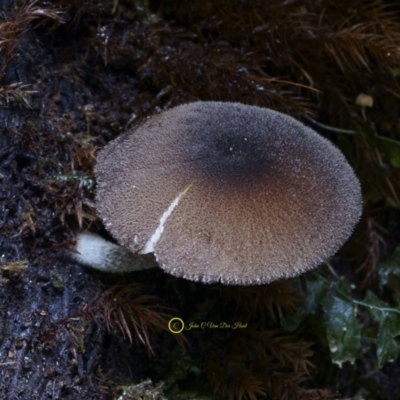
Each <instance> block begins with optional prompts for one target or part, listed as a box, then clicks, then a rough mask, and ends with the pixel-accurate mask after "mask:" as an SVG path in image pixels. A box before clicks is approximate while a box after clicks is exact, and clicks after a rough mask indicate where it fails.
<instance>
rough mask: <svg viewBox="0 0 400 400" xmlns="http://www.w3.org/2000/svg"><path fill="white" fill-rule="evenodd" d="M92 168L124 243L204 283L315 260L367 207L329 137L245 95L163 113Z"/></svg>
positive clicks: (103, 211) (270, 273)
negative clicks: (253, 102) (245, 99)
mask: <svg viewBox="0 0 400 400" xmlns="http://www.w3.org/2000/svg"><path fill="white" fill-rule="evenodd" d="M95 173H96V177H97V193H96V208H97V212H98V214H99V216H100V217H101V218H102V219H103V222H104V224H105V227H106V229H107V230H108V231H109V232H110V233H111V234H112V236H113V237H114V238H115V239H116V240H117V241H118V242H119V244H121V245H122V246H124V247H125V248H126V249H129V250H130V251H131V252H132V253H134V254H149V253H154V255H155V257H156V260H157V262H158V264H159V266H160V267H161V268H163V269H164V270H165V271H166V272H168V273H170V274H172V275H175V276H177V277H183V278H186V279H190V280H194V281H202V282H206V283H211V282H222V283H224V284H240V285H254V284H263V283H268V282H271V281H273V280H277V279H280V278H288V277H293V276H296V275H298V274H300V273H303V272H305V271H307V270H309V269H312V268H314V267H316V266H318V265H319V264H320V263H322V262H323V261H324V260H326V259H327V258H328V257H330V256H331V255H333V254H334V253H335V252H336V251H337V250H338V249H339V248H340V247H341V246H342V244H343V243H344V242H345V241H346V240H347V239H348V237H349V236H350V234H351V233H352V230H353V228H354V226H355V224H356V223H357V222H358V220H359V218H360V214H361V210H362V200H361V190H360V184H359V181H358V179H357V177H356V176H355V174H354V172H353V170H352V168H351V167H350V165H349V164H348V163H347V161H346V159H345V157H344V156H343V154H342V153H341V152H340V151H339V150H338V149H337V148H336V147H335V146H334V145H333V144H332V143H330V142H329V141H328V140H327V139H325V138H323V137H322V136H320V135H318V134H317V133H316V132H314V131H313V130H311V129H310V128H308V127H306V126H305V125H303V124H302V123H300V122H298V121H297V120H295V119H293V118H291V117H289V116H287V115H284V114H282V113H279V112H276V111H273V110H270V109H266V108H260V107H256V106H248V105H243V104H239V103H224V102H200V101H199V102H194V103H189V104H184V105H180V106H178V107H175V108H172V109H170V110H168V111H166V112H163V113H161V114H159V115H156V116H154V117H153V118H151V119H150V120H148V121H147V122H145V123H144V124H142V125H141V126H140V127H139V128H137V129H136V130H133V131H130V132H127V133H126V134H124V135H122V136H121V137H119V138H117V139H116V140H114V141H112V142H110V143H109V144H108V145H107V146H105V147H104V149H103V150H101V151H100V152H99V154H98V159H97V165H96V168H95ZM80 252H81V253H84V250H80ZM82 258H84V257H82ZM97 264H99V263H97ZM106 264H107V263H104V265H103V267H102V268H103V269H104V268H105V269H109V268H108V267H107V265H106ZM133 264H134V263H133ZM132 268H134V265H132V264H129V263H126V265H124V266H122V267H121V266H120V267H118V268H117V269H125V270H129V269H132Z"/></svg>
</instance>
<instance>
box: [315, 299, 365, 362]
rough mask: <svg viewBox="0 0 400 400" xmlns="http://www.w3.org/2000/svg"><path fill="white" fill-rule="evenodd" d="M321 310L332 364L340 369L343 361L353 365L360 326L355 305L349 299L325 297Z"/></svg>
mask: <svg viewBox="0 0 400 400" xmlns="http://www.w3.org/2000/svg"><path fill="white" fill-rule="evenodd" d="M323 308H324V312H325V315H324V317H325V325H326V330H327V332H326V336H327V339H328V344H329V348H330V350H331V359H332V362H334V363H336V364H338V365H339V366H340V367H341V366H342V363H343V362H344V361H350V362H351V363H352V364H353V363H354V361H355V359H356V354H357V351H358V349H359V348H360V325H359V323H358V321H357V318H356V307H355V305H354V304H353V302H352V301H351V299H349V300H347V299H342V298H339V297H337V296H327V297H326V298H325V299H324V302H323Z"/></svg>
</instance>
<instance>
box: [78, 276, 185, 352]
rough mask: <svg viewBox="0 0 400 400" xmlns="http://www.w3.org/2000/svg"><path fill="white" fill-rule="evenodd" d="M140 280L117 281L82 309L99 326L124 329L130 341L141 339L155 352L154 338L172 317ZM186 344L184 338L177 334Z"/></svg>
mask: <svg viewBox="0 0 400 400" xmlns="http://www.w3.org/2000/svg"><path fill="white" fill-rule="evenodd" d="M143 291H144V288H143V286H142V285H140V284H138V283H130V284H125V285H122V284H117V285H114V286H112V287H111V288H109V289H107V290H105V291H104V292H101V293H99V294H98V295H97V296H95V297H94V299H93V300H92V301H90V303H88V304H87V305H86V306H85V307H84V308H83V309H82V310H81V314H82V315H83V316H85V317H87V318H89V319H91V320H92V321H94V322H95V323H96V324H98V325H100V326H101V325H104V326H106V327H107V329H108V331H109V332H120V333H122V335H123V337H124V338H126V339H128V340H129V342H130V343H133V342H134V341H136V340H139V341H140V342H141V343H142V344H143V345H145V347H146V348H147V350H148V353H149V355H154V350H153V346H152V345H151V338H152V337H154V336H155V335H156V333H157V332H160V331H168V332H169V330H168V321H169V320H170V319H171V318H172V317H171V316H170V315H169V314H167V312H168V311H171V310H170V309H167V308H166V307H163V306H160V305H159V304H157V301H158V299H157V298H156V297H154V296H152V295H146V294H141V293H142V292H143ZM176 338H177V340H178V341H179V342H180V343H181V344H182V341H183V337H182V336H180V335H178V336H176Z"/></svg>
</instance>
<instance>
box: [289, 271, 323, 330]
mask: <svg viewBox="0 0 400 400" xmlns="http://www.w3.org/2000/svg"><path fill="white" fill-rule="evenodd" d="M328 288H329V283H328V282H327V281H326V280H325V279H324V278H322V277H321V276H320V275H318V274H315V273H313V274H309V275H308V276H307V280H306V283H305V289H304V290H303V291H302V293H301V299H302V303H301V305H299V307H297V309H296V312H295V313H294V314H292V315H290V316H287V317H286V318H285V320H284V321H283V323H282V325H283V328H284V329H286V330H287V331H293V330H295V329H296V328H298V326H299V325H300V323H301V322H302V321H303V320H304V318H305V317H307V316H308V315H311V314H313V313H315V312H316V309H317V307H318V306H320V304H321V301H322V299H323V298H324V297H325V296H326V293H327V291H328Z"/></svg>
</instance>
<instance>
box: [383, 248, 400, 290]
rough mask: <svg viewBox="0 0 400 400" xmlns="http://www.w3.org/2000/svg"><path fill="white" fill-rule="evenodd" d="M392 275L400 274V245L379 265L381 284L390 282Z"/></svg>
mask: <svg viewBox="0 0 400 400" xmlns="http://www.w3.org/2000/svg"><path fill="white" fill-rule="evenodd" d="M390 275H396V276H400V246H397V247H396V249H395V250H394V252H393V254H392V255H391V256H390V257H389V258H388V259H387V260H386V261H384V262H383V263H381V264H380V265H379V266H378V276H379V279H380V283H381V285H386V284H387V283H388V280H389V276H390Z"/></svg>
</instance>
